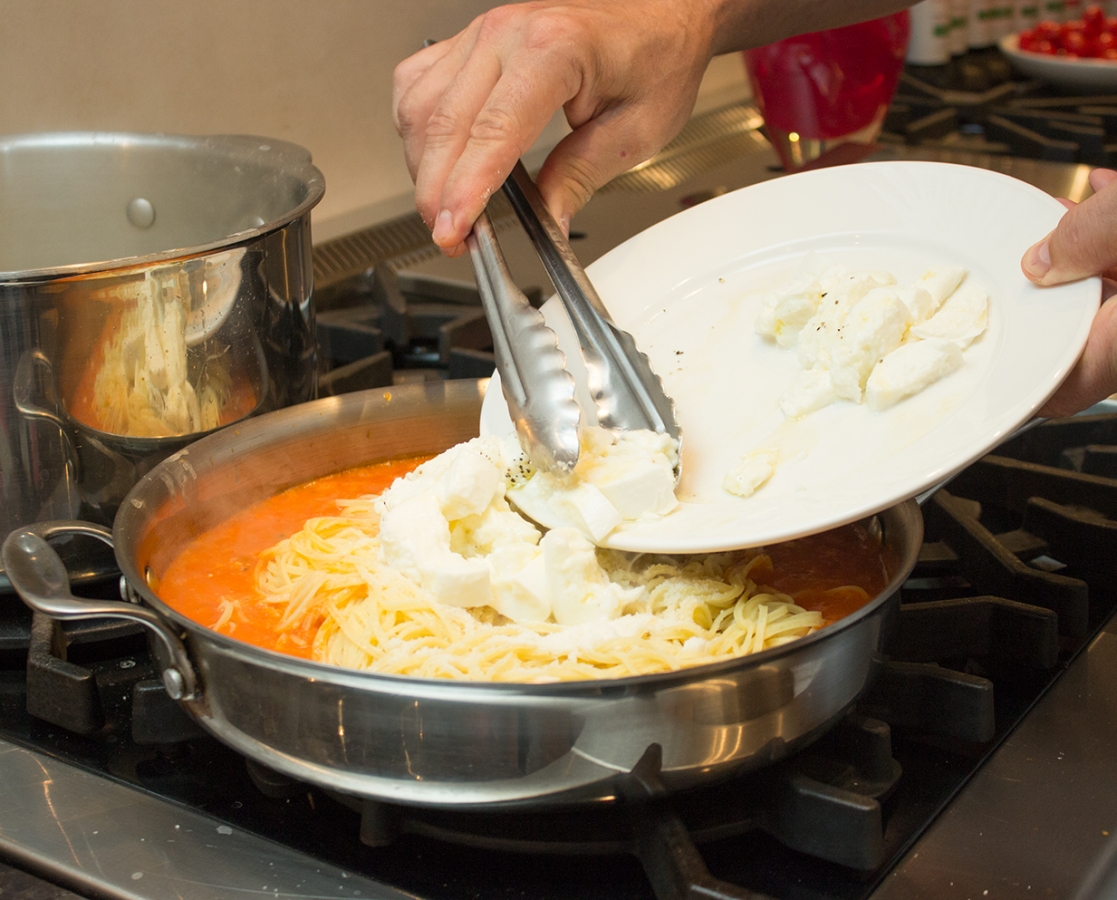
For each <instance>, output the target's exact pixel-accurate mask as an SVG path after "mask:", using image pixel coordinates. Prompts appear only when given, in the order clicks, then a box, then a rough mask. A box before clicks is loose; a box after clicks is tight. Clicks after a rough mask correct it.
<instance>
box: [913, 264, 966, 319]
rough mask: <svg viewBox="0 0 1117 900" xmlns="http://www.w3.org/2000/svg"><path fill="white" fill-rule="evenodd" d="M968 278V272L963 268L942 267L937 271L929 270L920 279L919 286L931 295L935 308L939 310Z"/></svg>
mask: <svg viewBox="0 0 1117 900" xmlns="http://www.w3.org/2000/svg"><path fill="white" fill-rule="evenodd" d="M965 277H966V270H965V269H963V268H962V267H961V266H941V267H939V268H937V269H928V270H927V271H926V272H924V273H923V275H922V276H921V277H920V279H919V281H918V284H919V286H920V287H923V288H925V289H926V290H927V292H928V293H929V294H930V295H931V300H932V302H933V303H934V308H935V309H938V308H939V307H940V306H942V304H943V301H944V300H946V298H947V297H949V296H950V295H951V294H953V293H954V292H955V291H956V290H957V289H958V285H960V284H961V283H962V279H963V278H965Z"/></svg>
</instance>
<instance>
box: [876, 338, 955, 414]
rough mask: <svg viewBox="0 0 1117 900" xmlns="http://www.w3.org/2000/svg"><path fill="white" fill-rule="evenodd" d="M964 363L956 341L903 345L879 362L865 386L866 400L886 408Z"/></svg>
mask: <svg viewBox="0 0 1117 900" xmlns="http://www.w3.org/2000/svg"><path fill="white" fill-rule="evenodd" d="M961 365H962V350H961V348H960V347H959V346H958V345H957V344H955V343H954V342H953V341H942V340H924V341H916V342H915V343H911V344H904V345H903V346H901V347H898V348H897V349H895V350H893V351H892V352H891V353H889V354H888V355H887V356H886V357H884V359H882V360H881V361H880V362H879V363H877V365H876V367H875V368H874V369H873V371H872V374H871V375H869V380H868V382H867V383H866V385H865V400H866V402H867V403H868V404H869V406H870V407H871V408H872V409H875V410H881V409H887V408H888V407H889V406H892V405H893V404H895V403H898V402H899V401H901V400H903V399H904V398H905V397H910V396H911V395H912V394H916V393H918V392H919V391H921V390H923V389H924V388H925V387H927V386H928V385H931V384H934V383H935V382H936V381H938V380H939V379H940V378H943V377H944V376H946V375H949V374H950V373H951V372H953V371H955V370H956V369H958V368H959V367H960V366H961Z"/></svg>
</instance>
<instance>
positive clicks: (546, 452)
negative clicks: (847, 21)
mask: <svg viewBox="0 0 1117 900" xmlns="http://www.w3.org/2000/svg"><path fill="white" fill-rule="evenodd" d="M504 193H505V195H506V196H507V197H508V199H509V200H510V201H511V204H512V208H513V209H514V210H515V212H516V215H517V217H518V218H519V220H520V224H522V225H523V227H524V230H525V231H526V232H527V235H528V237H529V238H530V239H531V243H532V245H533V246H534V247H535V250H536V252H537V253H538V254H539V259H540V260H541V261H542V263H543V266H544V268H545V269H546V270H547V274H548V276H550V279H551V281H552V282H553V283H554V286H555V290H556V292H557V293H558V296H559V298H560V300H561V301H562V304H563V307H564V308H565V310H566V312H567V313H568V314H569V316H570V320H571V322H572V323H573V325H574V329H575V331H576V332H577V335H578V343H579V345H580V346H581V350H582V356H583V358H584V359H585V363H586V369H587V371H588V373H589V384H588V387H589V391H590V396H591V397H592V398H593V401H594V404H595V406H596V408H597V420H598V424H599V425H601V426H602V427H604V428H610V429H620V430H635V429H648V430H650V431H655V432H659V433H660V434H668V435H670V436H671V437H673V438H675V439H676V440H678V439H679V423H678V421H677V419H676V418H675V407H674V404H673V403H672V401H671V398H670V397H668V396H667V394H666V393H664V390H663V384H662V382H661V381H660V379H659V376H657V375H656V374H655V372H653V371H652V368H651V365H650V364H649V363H648V358H647V356H645V355H644V354H643V353H641V352H640V350H639V349H638V348H637V346H636V342H635V340H633V338H632V335H630V334H629V333H628V332H626V331H622V330H621V329H620V328H618V327H617V325H616V324H615V323H614V322H613V320H612V318H611V317H610V316H609V312H608V311H607V310H606V309H605V305H604V304H603V303H602V302H601V298H600V297H599V296H598V295H597V291H596V290H594V287H593V284H592V283H591V282H590V280H589V277H588V276H587V275H586V272H585V270H584V269H583V268H582V266H581V264H580V263H579V262H578V259H577V257H576V256H575V255H574V251H573V250H572V249H571V247H570V244H569V242H568V241H567V239H566V236H565V235H564V234H563V232H562V229H561V228H559V226H558V223H556V222H555V220H554V218H553V217H552V216H551V214H550V212H549V211H548V210H547V207H546V206H545V205H544V203H543V198H542V196H541V195H540V193H539V190H538V188H536V186H535V182H533V181H532V180H531V176H530V175H528V173H527V169H525V168H524V165H523V163H520V162H518V163H516V167H515V168H514V169H513V170H512V174H511V175H509V176H508V179H507V180H506V181H505V182H504ZM466 246H467V247H468V248H469V255H470V260H471V261H472V263H473V271H474V273H475V274H476V277H477V285H478V289H479V291H480V294H481V300H482V304H483V306H484V308H485V316H486V318H487V319H488V321H489V327H490V329H491V330H492V334H493V349H494V352H495V355H496V364H497V371H498V372H500V382H501V387H502V388H503V391H504V399H505V401H506V402H507V404H508V413H509V415H510V416H511V418H512V421H513V423H514V424H515V426H516V432H517V434H518V435H519V437H520V443H521V444H522V445H523V447H524V449H525V450H526V451H527V453H528V456H529V457H530V458H531V460H532V462H533V463H535V465H537V466H539V467H540V468H543V469H547V470H550V471H556V472H560V473H568V472H570V471H572V470H573V468H574V465H575V463H577V462H578V448H579V442H578V425H579V421H580V419H581V410H580V408H579V406H578V403H577V401H576V400H575V395H574V390H575V388H574V378H573V377H572V376H571V374H570V373H569V372H568V371H567V370H566V357H565V355H564V354H563V352H562V351H561V350H560V349H559V348H558V339H557V337H556V335H555V333H554V331H552V330H551V328H550V327H549V326H548V325H547V323H546V321H545V320H544V318H543V314H542V313H541V312H539V310H537V309H535V308H534V307H533V306H531V304H530V303H529V302H528V300H527V297H525V296H524V294H523V292H522V291H520V289H519V288H517V287H516V285H515V283H514V282H513V281H512V275H511V272H509V270H508V265H507V263H506V262H505V260H504V255H503V253H502V252H501V250H500V245H499V243H498V242H497V239H496V232H495V230H494V229H493V226H492V222H491V221H490V220H489V217H488V215H487V214H486V213H482V214H481V216H480V217H479V218H478V219H477V221H476V222H475V223H474V226H473V232H472V233H471V234H470V235H469V236H468V237H467V238H466ZM677 474H678V470H677V469H676V475H677Z"/></svg>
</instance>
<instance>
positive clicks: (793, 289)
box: [756, 279, 822, 347]
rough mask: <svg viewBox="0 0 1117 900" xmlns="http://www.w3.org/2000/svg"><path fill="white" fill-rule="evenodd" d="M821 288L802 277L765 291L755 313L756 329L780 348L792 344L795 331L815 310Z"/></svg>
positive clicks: (820, 294) (794, 338)
mask: <svg viewBox="0 0 1117 900" xmlns="http://www.w3.org/2000/svg"><path fill="white" fill-rule="evenodd" d="M821 298H822V291H821V288H820V287H819V285H818V282H817V281H815V280H813V279H811V280H810V281H806V280H803V279H800V280H797V281H794V282H792V283H791V284H790V285H788V286H786V287H784V288H781V289H779V290H775V291H769V292H768V293H767V294H766V295H765V296H764V300H763V301H762V303H761V306H760V312H759V313H757V316H756V330H757V332H758V333H759V334H762V335H764V336H765V337H770V338H772V339H773V340H774V341H775V342H776V343H777V344H779V345H780V346H781V347H791V346H794V344H795V342H796V340H797V339H798V337H799V331H800V329H802V327H803V326H804V325H805V324H806V323H807V320H808V319H810V317H811V316H813V315H814V314H815V312H817V310H818V304H819V301H820V300H821Z"/></svg>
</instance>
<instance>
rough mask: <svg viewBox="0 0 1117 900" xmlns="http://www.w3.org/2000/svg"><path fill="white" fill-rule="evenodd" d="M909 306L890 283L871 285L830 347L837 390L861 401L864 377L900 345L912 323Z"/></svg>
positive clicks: (831, 368) (835, 390) (831, 367)
mask: <svg viewBox="0 0 1117 900" xmlns="http://www.w3.org/2000/svg"><path fill="white" fill-rule="evenodd" d="M908 317H909V312H908V308H907V306H906V305H905V304H904V302H903V301H902V300H901V299H900V295H899V294H897V293H896V291H894V290H893V289H892V288H891V287H876V288H872V289H871V290H869V291H868V293H866V294H865V296H864V297H862V298H861V299H860V300H859V301H858V302H857V303H856V304H854V306H853V308H852V309H851V310H850V311H849V312H848V314H847V315H846V317H845V321H844V322H843V323H842V325H841V326H840V328H839V329H838V331H837V332H836V334H835V335H834V340H833V343H832V346H831V347H830V351H829V356H830V361H829V362H830V364H829V370H830V380H831V381H832V382H833V385H834V392H835V393H836V394H837V395H838V396H839V397H842V398H844V399H846V400H852V401H854V402H855V403H860V402H861V393H862V391H863V390H864V387H865V379H867V378H868V377H869V373H870V372H871V371H872V370H873V366H874V365H876V362H877V360H879V359H881V358H882V357H884V356H885V355H887V354H888V353H891V352H892V351H893V350H895V349H896V348H897V347H899V346H900V341H901V340H902V339H903V336H904V331H905V330H906V329H907V327H908V324H909V318H908Z"/></svg>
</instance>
